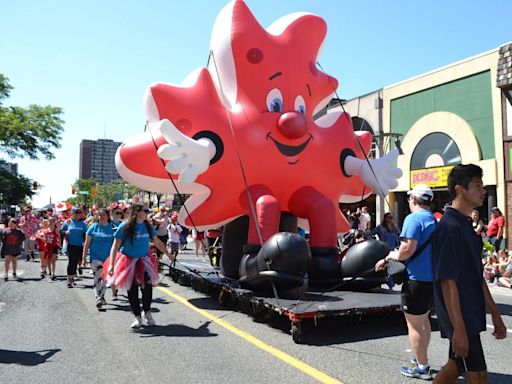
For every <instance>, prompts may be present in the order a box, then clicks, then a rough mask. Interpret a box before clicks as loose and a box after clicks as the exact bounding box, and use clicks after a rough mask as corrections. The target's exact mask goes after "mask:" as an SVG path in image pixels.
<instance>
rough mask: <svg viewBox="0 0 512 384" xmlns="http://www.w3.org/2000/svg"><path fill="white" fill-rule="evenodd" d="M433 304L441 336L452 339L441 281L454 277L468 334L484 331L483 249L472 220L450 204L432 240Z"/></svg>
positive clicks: (450, 324)
mask: <svg viewBox="0 0 512 384" xmlns="http://www.w3.org/2000/svg"><path fill="white" fill-rule="evenodd" d="M433 252H434V253H433V255H432V261H433V266H434V303H435V307H436V313H437V319H438V323H439V330H440V331H441V337H444V338H451V337H452V334H453V325H452V322H451V321H450V317H449V316H448V312H447V310H446V305H445V302H444V296H443V291H442V289H441V280H444V279H446V280H453V281H455V284H457V290H458V291H459V301H460V310H461V313H462V318H463V319H464V324H465V326H466V332H467V334H468V336H476V335H478V334H479V333H480V332H482V331H485V329H486V324H485V299H484V293H483V284H484V278H483V266H482V249H481V248H480V243H479V240H478V236H477V235H476V233H475V231H474V230H473V225H472V220H471V218H469V217H467V216H466V215H464V214H463V213H461V212H459V211H457V210H456V209H454V208H451V207H447V208H446V209H445V213H444V215H443V218H442V219H441V221H440V222H439V225H438V230H437V231H436V233H435V235H434V239H433Z"/></svg>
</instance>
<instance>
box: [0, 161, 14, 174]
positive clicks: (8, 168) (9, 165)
mask: <svg viewBox="0 0 512 384" xmlns="http://www.w3.org/2000/svg"><path fill="white" fill-rule="evenodd" d="M0 167H2V168H3V169H5V170H6V171H7V172H9V173H11V174H13V175H17V174H18V163H8V162H6V161H0Z"/></svg>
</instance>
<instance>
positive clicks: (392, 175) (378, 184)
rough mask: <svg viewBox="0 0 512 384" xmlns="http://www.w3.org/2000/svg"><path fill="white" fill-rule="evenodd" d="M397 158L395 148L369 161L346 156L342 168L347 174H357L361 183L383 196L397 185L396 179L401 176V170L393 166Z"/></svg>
mask: <svg viewBox="0 0 512 384" xmlns="http://www.w3.org/2000/svg"><path fill="white" fill-rule="evenodd" d="M397 158H398V150H397V149H396V148H394V149H393V150H391V151H390V152H389V153H388V154H387V155H386V156H383V157H381V158H379V159H375V160H370V161H367V160H361V159H358V158H355V157H353V156H347V158H346V159H345V164H344V169H345V171H346V172H347V173H348V174H349V175H357V176H359V177H360V178H361V180H362V181H363V183H365V184H366V185H368V186H369V187H370V188H371V189H373V190H374V192H375V193H377V194H379V195H381V196H383V195H384V196H385V195H387V194H388V192H389V190H390V189H393V188H396V187H397V186H398V181H397V179H398V178H400V177H401V176H402V171H401V170H400V169H398V168H397V167H395V163H396V160H397ZM370 165H371V168H370ZM372 169H373V172H372Z"/></svg>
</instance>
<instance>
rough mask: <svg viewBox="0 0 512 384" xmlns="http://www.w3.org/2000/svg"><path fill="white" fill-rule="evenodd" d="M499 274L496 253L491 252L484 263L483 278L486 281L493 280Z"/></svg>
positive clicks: (490, 281)
mask: <svg viewBox="0 0 512 384" xmlns="http://www.w3.org/2000/svg"><path fill="white" fill-rule="evenodd" d="M497 276H499V271H498V255H496V254H495V253H493V254H492V255H490V256H488V257H487V260H486V262H485V264H484V279H485V281H486V282H487V283H492V282H494V278H495V277H497Z"/></svg>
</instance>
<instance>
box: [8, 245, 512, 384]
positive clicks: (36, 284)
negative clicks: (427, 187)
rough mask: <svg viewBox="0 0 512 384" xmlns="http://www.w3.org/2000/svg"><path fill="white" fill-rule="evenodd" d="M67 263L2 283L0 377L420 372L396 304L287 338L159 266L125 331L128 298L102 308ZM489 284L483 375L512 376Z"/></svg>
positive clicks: (205, 379) (510, 309)
mask: <svg viewBox="0 0 512 384" xmlns="http://www.w3.org/2000/svg"><path fill="white" fill-rule="evenodd" d="M181 257H182V259H193V256H192V255H191V254H185V255H183V256H181ZM199 263H201V262H199ZM66 264H67V260H66V259H65V258H62V257H61V258H60V259H59V260H58V263H57V272H58V274H59V273H60V279H59V280H57V281H55V282H52V281H50V280H49V279H45V280H43V281H41V280H40V279H39V268H38V264H37V263H33V262H25V261H21V260H20V261H19V268H18V276H19V277H20V281H12V280H9V281H8V282H4V281H3V280H2V281H1V282H0V327H1V329H0V383H10V384H15V383H29V384H36V383H51V384H56V383H71V382H72V383H75V384H80V383H92V382H104V383H109V384H115V383H127V382H128V383H135V382H142V383H160V382H174V383H251V384H256V383H269V382H273V383H317V382H319V381H322V380H323V381H324V382H341V383H346V384H357V383H365V384H372V383H379V384H380V383H415V382H417V381H415V380H414V379H407V378H404V377H401V376H400V374H399V372H398V370H399V368H400V366H401V365H402V364H405V363H406V362H407V361H408V359H409V357H410V350H409V345H408V341H407V334H406V327H405V323H404V320H403V317H402V316H401V314H399V313H398V314H396V315H391V316H384V317H383V316H375V317H369V318H364V319H341V318H336V319H322V320H319V321H318V323H317V326H316V327H315V324H314V323H313V322H312V321H311V322H305V323H304V326H303V327H304V328H303V330H304V340H303V343H302V344H295V343H294V342H293V340H292V338H291V336H290V335H289V333H288V331H289V328H290V323H289V321H288V320H287V319H284V318H277V319H274V320H273V321H272V323H271V324H266V323H265V324H262V323H257V322H255V321H254V320H253V319H252V318H251V317H249V316H248V315H246V314H244V313H239V312H235V311H233V310H230V309H227V308H223V307H220V306H219V304H218V302H217V300H216V298H210V297H208V296H206V295H204V294H201V293H198V292H195V291H193V290H192V289H191V288H188V287H183V286H180V285H177V284H175V283H174V282H172V280H170V279H169V278H168V277H166V276H162V280H161V286H160V288H155V289H154V304H153V314H154V317H155V320H156V322H157V326H155V327H151V328H143V329H141V330H138V331H133V330H131V329H130V324H131V321H132V315H131V312H130V309H129V305H128V301H127V299H126V297H125V296H123V295H121V296H120V300H119V301H111V294H110V292H108V293H107V297H106V299H107V301H108V305H107V306H106V307H105V308H106V311H102V312H100V311H98V310H97V309H96V307H95V301H94V295H93V292H92V276H91V275H90V274H89V273H88V272H89V270H88V269H86V270H85V272H84V275H83V277H82V278H81V279H80V281H78V284H77V286H76V287H74V288H72V289H68V288H66V285H65V276H64V275H65V267H66ZM0 268H2V271H3V262H0ZM491 291H492V293H493V296H494V298H495V300H496V301H497V302H498V303H499V306H500V308H501V311H502V313H503V315H504V316H503V318H504V320H505V323H506V325H507V327H508V329H509V333H508V336H509V337H508V339H506V340H503V341H496V340H494V338H493V336H492V335H491V331H488V332H485V333H484V334H483V335H482V343H483V346H484V350H485V354H486V359H487V365H488V369H489V382H490V383H494V384H498V383H503V384H505V383H507V384H510V383H512V364H511V361H512V360H511V358H510V351H512V290H509V289H505V288H495V287H492V288H491ZM432 324H433V327H434V332H433V334H432V340H431V346H430V350H429V358H430V363H431V366H432V367H433V368H434V369H440V368H441V366H442V365H443V364H444V362H445V361H446V357H447V353H448V352H447V349H448V343H447V341H446V340H442V339H441V338H440V336H439V332H438V331H436V330H435V329H436V324H435V319H433V320H432ZM488 324H491V321H490V318H489V317H488ZM461 382H462V381H461Z"/></svg>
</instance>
